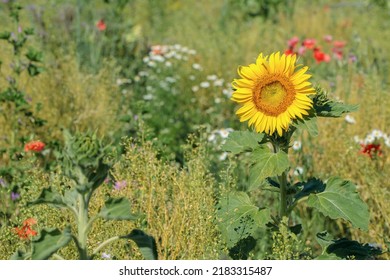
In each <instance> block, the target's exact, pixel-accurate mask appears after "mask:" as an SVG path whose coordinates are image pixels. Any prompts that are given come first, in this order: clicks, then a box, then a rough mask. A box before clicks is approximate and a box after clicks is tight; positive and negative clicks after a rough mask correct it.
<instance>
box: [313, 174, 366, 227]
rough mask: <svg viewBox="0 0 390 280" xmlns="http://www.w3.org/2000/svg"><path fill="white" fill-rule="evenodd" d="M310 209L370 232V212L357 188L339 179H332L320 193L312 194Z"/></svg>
mask: <svg viewBox="0 0 390 280" xmlns="http://www.w3.org/2000/svg"><path fill="white" fill-rule="evenodd" d="M307 203H308V205H309V206H310V207H314V208H316V209H318V210H319V211H320V212H321V213H322V214H324V215H325V216H329V217H330V218H332V219H337V218H342V219H344V220H346V221H350V222H351V223H352V225H353V226H354V227H357V228H360V229H363V230H368V223H369V218H370V217H369V211H368V207H367V205H366V204H365V203H364V202H363V201H362V200H361V199H360V197H359V194H358V193H357V191H356V186H355V185H354V184H353V183H351V182H350V181H346V180H342V179H340V178H338V177H332V178H330V179H329V180H328V181H327V182H326V185H325V189H324V191H323V192H320V193H311V194H310V196H309V199H308V201H307Z"/></svg>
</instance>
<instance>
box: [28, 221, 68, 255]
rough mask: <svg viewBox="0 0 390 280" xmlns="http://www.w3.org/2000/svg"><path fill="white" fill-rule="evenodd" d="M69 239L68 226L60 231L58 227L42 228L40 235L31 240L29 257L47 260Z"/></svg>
mask: <svg viewBox="0 0 390 280" xmlns="http://www.w3.org/2000/svg"><path fill="white" fill-rule="evenodd" d="M71 240H72V234H71V231H70V227H66V228H65V229H64V230H63V231H62V232H61V231H60V230H59V229H42V230H41V232H40V236H39V237H38V238H37V239H36V240H33V242H32V253H31V259H33V260H47V259H48V258H49V257H50V256H51V255H53V254H54V253H55V252H57V251H58V249H60V248H61V247H64V246H66V245H67V244H68V243H69V242H70V241H71Z"/></svg>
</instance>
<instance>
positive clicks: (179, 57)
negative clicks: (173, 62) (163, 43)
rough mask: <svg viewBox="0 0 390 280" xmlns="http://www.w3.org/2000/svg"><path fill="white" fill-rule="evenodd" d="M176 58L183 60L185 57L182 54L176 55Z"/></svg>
mask: <svg viewBox="0 0 390 280" xmlns="http://www.w3.org/2000/svg"><path fill="white" fill-rule="evenodd" d="M174 58H176V59H178V60H181V59H182V58H183V56H182V55H181V54H178V53H176V54H175V56H174Z"/></svg>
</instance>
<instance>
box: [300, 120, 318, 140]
mask: <svg viewBox="0 0 390 280" xmlns="http://www.w3.org/2000/svg"><path fill="white" fill-rule="evenodd" d="M294 124H295V127H297V128H300V129H305V130H307V132H309V134H310V135H311V136H313V137H316V136H318V126H317V118H316V117H311V118H305V119H302V120H301V119H297V120H295V121H294Z"/></svg>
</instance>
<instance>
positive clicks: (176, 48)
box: [173, 44, 182, 51]
mask: <svg viewBox="0 0 390 280" xmlns="http://www.w3.org/2000/svg"><path fill="white" fill-rule="evenodd" d="M173 48H174V49H175V50H178V51H180V50H181V48H182V47H181V45H179V44H175V45H173Z"/></svg>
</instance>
